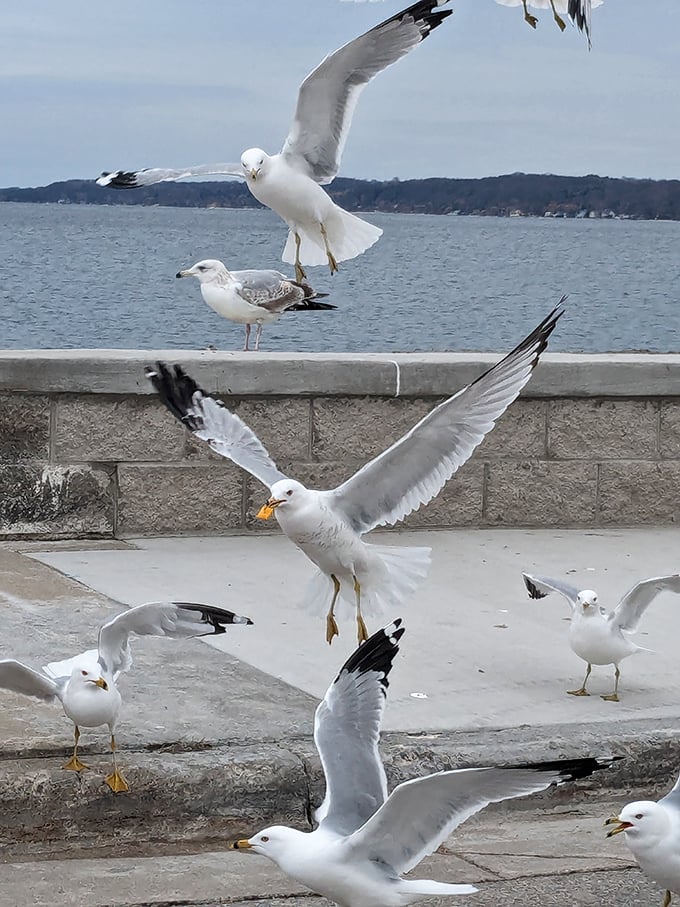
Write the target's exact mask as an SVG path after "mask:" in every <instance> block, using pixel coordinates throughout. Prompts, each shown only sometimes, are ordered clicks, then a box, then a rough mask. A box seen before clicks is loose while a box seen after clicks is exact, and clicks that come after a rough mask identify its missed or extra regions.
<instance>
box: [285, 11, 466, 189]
mask: <svg viewBox="0 0 680 907" xmlns="http://www.w3.org/2000/svg"><path fill="white" fill-rule="evenodd" d="M444 2H446V0H419V2H418V3H414V4H413V5H412V6H409V7H408V9H404V10H402V11H401V12H399V13H396V14H395V15H394V16H391V17H390V18H389V19H386V20H385V22H381V23H380V25H376V26H375V27H374V28H372V29H370V31H367V32H366V33H365V34H363V35H360V36H359V37H358V38H355V39H354V40H353V41H350V42H349V43H348V44H345V45H344V46H343V47H341V48H339V50H336V51H335V52H334V53H332V54H329V55H328V56H327V57H325V59H324V60H322V61H321V63H320V64H319V65H318V66H317V67H316V69H315V70H314V71H313V72H311V73H310V74H309V75H308V76H307V78H306V79H305V80H304V82H303V83H302V85H301V86H300V92H299V94H298V102H297V108H296V110H295V118H294V120H293V123H292V125H291V128H290V132H289V133H288V138H287V139H286V141H285V144H284V146H283V150H282V154H283V155H284V156H285V157H286V158H287V159H288V160H289V162H290V163H292V164H293V165H294V166H296V167H297V168H299V169H300V170H303V171H304V172H305V173H306V174H307V175H308V176H310V177H311V178H312V179H314V180H316V181H317V183H322V184H323V183H330V182H331V180H332V179H333V177H334V176H335V175H336V173H337V172H338V168H339V166H340V158H341V156H342V151H343V148H344V146H345V141H346V140H347V133H348V132H349V127H350V125H351V122H352V116H353V114H354V108H355V107H356V103H357V101H358V99H359V95H360V94H361V92H362V90H363V89H364V87H365V86H366V85H367V84H368V83H369V82H370V81H371V79H372V78H373V77H374V76H376V75H377V74H378V73H379V72H382V70H383V69H386V68H387V67H388V66H389V65H390V64H392V63H395V62H396V61H397V60H399V59H400V58H401V57H403V56H405V55H406V54H407V53H408V52H409V51H410V50H413V48H414V47H415V46H416V45H418V44H420V42H421V41H423V40H424V39H425V38H426V37H427V36H428V35H429V34H430V32H431V31H432V30H433V29H435V28H436V27H437V26H438V25H440V24H441V23H442V22H443V20H444V19H445V18H446V17H447V16H450V15H451V13H452V10H440V9H438V8H437V7H438V6H440V5H441V4H442V3H444Z"/></svg>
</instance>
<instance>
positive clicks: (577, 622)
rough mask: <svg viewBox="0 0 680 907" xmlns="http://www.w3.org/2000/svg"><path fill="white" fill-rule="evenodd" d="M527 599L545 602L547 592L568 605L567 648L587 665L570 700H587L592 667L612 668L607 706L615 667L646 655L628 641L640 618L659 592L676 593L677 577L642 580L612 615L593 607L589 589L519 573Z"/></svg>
mask: <svg viewBox="0 0 680 907" xmlns="http://www.w3.org/2000/svg"><path fill="white" fill-rule="evenodd" d="M522 577H523V578H524V585H525V586H526V587H527V591H528V593H529V598H545V596H546V595H548V594H549V593H550V592H559V593H560V595H562V596H564V598H566V600H567V601H568V602H569V607H570V608H571V621H570V624H569V645H570V646H571V650H572V652H574V653H575V654H576V655H578V657H579V658H582V659H583V660H584V661H585V662H586V664H587V665H588V667H587V669H586V676H585V677H584V679H583V683H582V685H581V687H580V688H579V689H578V690H568V691H567V692H568V693H569V695H570V696H589V695H590V693H588V691H587V690H586V683H587V682H588V678H589V677H590V672H591V669H592V665H609V664H613V665H614V667H615V671H614V678H615V683H614V691H613V692H612V693H608V694H607V695H606V696H602V697H601V698H602V699H606V700H608V701H609V702H618V701H619V677H620V676H621V672H620V670H619V664H620V663H621V662H622V661H623V659H624V658H628V656H629V655H633V654H634V653H635V652H647V651H649V650H648V649H644V648H643V647H642V646H638V645H636V644H635V643H634V642H633V641H632V640H631V639H630V638H629V637H630V634H632V633H635V632H636V631H637V628H638V625H639V623H640V620H641V618H642V615H643V614H644V613H645V611H646V610H647V607H648V606H649V605H650V604H651V603H652V601H653V600H654V599H655V598H656V597H657V595H660V594H661V593H662V592H675V593H676V594H677V593H680V574H678V573H674V574H671V575H670V576H653V577H651V578H650V579H643V580H642V581H641V582H639V583H637V584H636V585H635V586H633V588H632V589H631V590H630V591H629V592H627V593H626V594H625V595H624V596H623V598H622V599H621V601H620V602H619V603H618V605H617V606H616V608H614V610H613V611H607V610H606V609H605V608H602V607H600V606H599V605H598V603H597V593H595V592H593V590H592V589H577V588H576V586H570V585H569V584H568V583H563V582H562V581H561V580H555V579H548V578H547V577H545V576H533V575H532V574H531V573H523V574H522Z"/></svg>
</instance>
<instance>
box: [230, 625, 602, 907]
mask: <svg viewBox="0 0 680 907" xmlns="http://www.w3.org/2000/svg"><path fill="white" fill-rule="evenodd" d="M400 624H401V621H400V620H396V621H394V623H392V624H390V625H389V626H388V627H385V629H383V630H378V632H377V633H374V634H373V636H371V637H370V639H369V640H368V641H367V642H365V643H364V644H363V645H361V646H359V648H358V649H357V650H356V651H355V652H354V653H353V654H352V655H351V656H350V657H349V659H348V660H347V661H346V662H345V664H344V665H343V667H342V668H341V669H340V672H339V674H338V676H337V677H336V678H335V680H334V681H333V683H332V684H331V685H330V687H329V688H328V691H327V692H326V695H325V697H324V699H323V701H322V702H321V703H320V705H319V706H318V708H317V710H316V715H315V716H314V743H315V744H316V748H317V750H318V751H319V756H320V758H321V765H322V767H323V772H324V776H325V778H326V795H325V798H324V801H323V803H322V804H321V806H320V807H319V809H317V811H316V813H315V816H314V818H315V820H316V822H317V823H318V827H317V828H316V829H315V830H314V831H312V832H303V831H298V830H297V829H294V828H288V827H285V826H281V825H277V826H273V827H272V828H265V829H263V830H262V831H260V832H258V833H257V834H255V835H253V836H252V837H251V838H247V839H242V840H239V841H236V842H234V844H232V847H233V849H234V850H239V851H240V850H243V851H245V852H247V853H255V854H261V855H262V856H265V857H268V858H269V859H270V860H272V861H273V862H274V863H276V864H277V865H278V866H279V867H280V868H281V869H282V870H283V872H285V873H286V875H288V876H290V877H291V878H293V879H295V881H297V882H300V883H301V884H302V885H305V886H306V887H307V888H310V889H311V890H312V891H314V892H316V893H317V894H320V895H323V896H324V897H326V898H328V899H329V900H331V901H334V902H335V903H336V904H339V905H341V907H406V905H407V904H413V903H414V902H416V901H420V900H422V899H423V898H427V897H434V896H447V895H461V894H473V893H474V892H475V891H476V890H477V889H476V888H474V887H473V886H472V885H456V884H450V883H446V882H435V881H433V880H432V879H413V878H409V879H404V878H402V876H403V875H404V874H405V873H407V872H409V871H410V870H412V869H414V868H415V867H416V866H417V865H418V864H419V863H420V862H421V860H423V859H424V858H425V857H426V856H428V854H431V853H434V851H435V850H436V849H437V848H438V847H439V845H440V844H442V843H443V842H444V841H445V840H446V839H447V838H448V837H449V835H451V834H452V833H453V831H454V830H455V829H456V828H457V827H458V826H459V825H460V824H461V823H462V822H465V820H466V819H468V818H470V816H473V815H475V813H478V812H479V811H480V810H482V809H484V807H485V806H488V805H489V804H490V803H499V802H500V801H502V800H510V799H514V798H515V797H523V796H525V795H526V794H531V793H534V792H537V791H542V790H545V789H546V788H548V787H550V786H551V785H553V784H560V783H562V782H564V781H571V780H574V779H578V778H584V777H587V776H588V775H590V774H592V772H594V771H596V770H597V769H599V768H606V767H608V766H609V765H610V763H611V761H612V760H609V759H607V760H598V759H593V758H586V759H567V760H562V761H558V762H545V763H539V764H535V765H523V766H517V767H508V768H496V767H493V766H492V767H488V768H467V769H459V770H456V771H443V772H437V773H436V774H433V775H426V776H425V777H423V778H416V779H415V780H413V781H406V782H405V783H403V784H400V785H399V786H398V787H396V788H395V789H394V790H393V791H392V793H391V794H390V795H389V796H388V794H387V780H386V777H385V769H384V767H383V764H382V760H381V758H380V753H379V751H378V743H379V739H380V724H381V722H382V716H383V711H384V708H385V698H386V692H387V687H388V682H389V680H388V678H389V673H390V671H391V669H392V664H393V661H394V658H395V656H396V654H397V651H398V648H399V639H400V637H401V635H402V634H403V632H404V631H403V628H402V627H401V626H400Z"/></svg>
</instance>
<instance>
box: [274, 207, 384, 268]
mask: <svg viewBox="0 0 680 907" xmlns="http://www.w3.org/2000/svg"><path fill="white" fill-rule="evenodd" d="M324 226H325V228H326V236H327V238H328V245H329V246H330V250H331V252H332V253H333V255H334V256H335V260H336V261H347V259H349V258H356V257H357V255H361V253H362V252H365V251H366V249H369V248H370V247H371V246H372V245H373V244H374V243H376V242H377V241H378V240H379V239H380V237H381V236H382V232H383V231H382V230H381V229H380V227H375V226H374V225H373V224H369V223H368V222H367V221H365V220H362V219H361V218H360V217H357V216H356V215H355V214H350V213H349V211H344V210H343V209H342V208H339V207H338V206H337V205H334V206H333V207H332V209H331V211H330V213H329V214H328V216H327V217H326V220H325V221H324ZM298 235H299V237H300V240H301V242H300V261H301V262H302V264H303V265H311V266H314V265H325V264H328V258H327V256H326V247H325V246H324V241H323V236H322V235H321V230H320V229H319V228H318V227H313V228H312V229H307V228H305V227H298ZM281 259H282V260H283V261H286V262H288V263H289V264H293V263H294V262H295V237H294V235H293V233H292V231H291V232H289V233H288V239H287V241H286V245H285V247H284V250H283V255H282V256H281Z"/></svg>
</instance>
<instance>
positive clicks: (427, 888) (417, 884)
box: [398, 879, 477, 903]
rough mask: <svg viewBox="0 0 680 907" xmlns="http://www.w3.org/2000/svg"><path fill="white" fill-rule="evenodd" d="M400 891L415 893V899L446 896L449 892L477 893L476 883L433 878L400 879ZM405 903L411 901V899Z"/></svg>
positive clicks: (451, 893) (402, 892)
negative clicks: (453, 882)
mask: <svg viewBox="0 0 680 907" xmlns="http://www.w3.org/2000/svg"><path fill="white" fill-rule="evenodd" d="M398 884H399V893H400V894H403V895H406V897H409V895H413V900H414V901H415V900H416V898H422V897H436V896H441V897H445V896H446V895H447V894H450V895H453V894H458V895H460V894H475V892H476V891H477V889H476V888H475V886H474V885H450V884H449V883H448V882H434V881H433V880H432V879H399V883H398ZM404 903H411V901H410V899H409V900H408V901H404Z"/></svg>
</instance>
